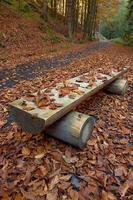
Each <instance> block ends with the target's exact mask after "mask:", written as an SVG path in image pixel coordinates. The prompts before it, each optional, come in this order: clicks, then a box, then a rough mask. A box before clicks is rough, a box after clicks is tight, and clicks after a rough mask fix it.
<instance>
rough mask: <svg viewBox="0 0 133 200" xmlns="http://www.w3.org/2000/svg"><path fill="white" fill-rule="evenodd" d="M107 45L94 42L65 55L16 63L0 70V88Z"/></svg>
mask: <svg viewBox="0 0 133 200" xmlns="http://www.w3.org/2000/svg"><path fill="white" fill-rule="evenodd" d="M108 46H109V43H107V42H100V43H95V44H93V45H91V46H89V47H88V48H86V49H84V50H81V51H78V52H74V53H71V52H70V53H68V54H66V55H65V56H59V57H53V58H52V59H43V60H38V61H37V62H34V63H24V64H20V65H17V66H16V68H14V69H9V70H7V69H3V70H0V89H4V88H11V87H13V86H14V85H16V83H18V82H19V81H21V80H30V79H33V78H35V77H38V76H42V75H43V74H45V70H46V69H47V68H53V67H60V66H64V65H66V64H70V63H71V62H72V61H74V60H75V59H78V58H83V57H86V56H88V55H89V54H91V53H93V52H96V51H98V50H101V49H103V48H106V47H108Z"/></svg>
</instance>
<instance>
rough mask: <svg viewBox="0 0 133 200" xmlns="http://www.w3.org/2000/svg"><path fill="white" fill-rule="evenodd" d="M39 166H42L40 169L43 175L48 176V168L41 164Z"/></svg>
mask: <svg viewBox="0 0 133 200" xmlns="http://www.w3.org/2000/svg"><path fill="white" fill-rule="evenodd" d="M39 168H40V170H41V172H42V174H43V176H46V175H47V173H48V171H47V169H46V168H45V167H44V166H39Z"/></svg>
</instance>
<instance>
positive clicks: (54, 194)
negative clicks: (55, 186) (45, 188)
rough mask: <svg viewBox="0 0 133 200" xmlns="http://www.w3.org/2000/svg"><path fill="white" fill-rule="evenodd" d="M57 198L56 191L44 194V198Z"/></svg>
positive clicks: (47, 199) (55, 199) (48, 199)
mask: <svg viewBox="0 0 133 200" xmlns="http://www.w3.org/2000/svg"><path fill="white" fill-rule="evenodd" d="M57 199H58V194H57V191H56V192H55V191H54V192H49V193H48V194H47V196H46V200H57Z"/></svg>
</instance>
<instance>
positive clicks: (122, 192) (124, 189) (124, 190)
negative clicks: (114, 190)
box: [118, 181, 129, 197]
mask: <svg viewBox="0 0 133 200" xmlns="http://www.w3.org/2000/svg"><path fill="white" fill-rule="evenodd" d="M128 189H129V184H128V181H126V182H125V183H123V184H122V185H120V187H119V188H118V192H119V194H120V195H121V197H124V196H125V194H126V193H127V191H128Z"/></svg>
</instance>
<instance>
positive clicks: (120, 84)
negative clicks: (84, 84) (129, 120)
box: [105, 79, 128, 95]
mask: <svg viewBox="0 0 133 200" xmlns="http://www.w3.org/2000/svg"><path fill="white" fill-rule="evenodd" d="M127 88H128V81H127V80H124V79H118V80H116V81H114V82H113V83H111V84H110V85H109V86H107V87H106V88H105V92H107V93H111V94H116V95H124V94H125V93H126V91H127Z"/></svg>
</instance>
